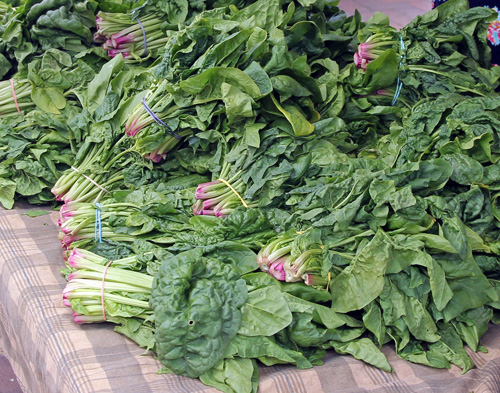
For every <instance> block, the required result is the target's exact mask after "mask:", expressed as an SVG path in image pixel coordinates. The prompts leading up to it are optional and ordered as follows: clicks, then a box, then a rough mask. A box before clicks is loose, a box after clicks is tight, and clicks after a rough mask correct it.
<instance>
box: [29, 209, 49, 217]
mask: <svg viewBox="0 0 500 393" xmlns="http://www.w3.org/2000/svg"><path fill="white" fill-rule="evenodd" d="M47 214H50V211H49V210H28V211H27V212H26V213H23V215H25V216H28V217H40V216H46V215H47Z"/></svg>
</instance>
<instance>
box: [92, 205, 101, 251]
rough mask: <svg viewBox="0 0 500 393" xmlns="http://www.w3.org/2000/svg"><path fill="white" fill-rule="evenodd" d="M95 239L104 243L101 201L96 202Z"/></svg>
mask: <svg viewBox="0 0 500 393" xmlns="http://www.w3.org/2000/svg"><path fill="white" fill-rule="evenodd" d="M94 240H99V243H102V221H101V204H100V203H99V202H97V203H96V204H95V224H94Z"/></svg>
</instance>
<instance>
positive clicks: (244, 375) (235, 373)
mask: <svg viewBox="0 0 500 393" xmlns="http://www.w3.org/2000/svg"><path fill="white" fill-rule="evenodd" d="M257 372H258V371H257V364H256V363H255V360H251V359H242V358H234V359H222V360H221V361H220V362H219V363H218V364H217V365H216V366H215V367H213V368H212V369H211V370H209V371H207V372H206V373H204V374H202V375H200V377H199V378H200V381H201V382H203V383H204V384H205V385H208V386H213V387H214V388H217V389H219V390H220V391H221V392H224V393H253V392H254V387H255V385H256V384H258V380H257V382H256V381H255V380H256V375H257Z"/></svg>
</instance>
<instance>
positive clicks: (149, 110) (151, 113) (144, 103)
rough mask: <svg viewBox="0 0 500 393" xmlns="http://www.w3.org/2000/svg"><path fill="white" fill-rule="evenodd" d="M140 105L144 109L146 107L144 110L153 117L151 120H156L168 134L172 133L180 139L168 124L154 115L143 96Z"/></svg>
mask: <svg viewBox="0 0 500 393" xmlns="http://www.w3.org/2000/svg"><path fill="white" fill-rule="evenodd" d="M142 106H143V107H144V109H146V112H148V114H149V116H151V117H152V118H153V120H154V121H155V122H156V124H159V125H160V126H163V127H165V129H166V131H167V133H168V134H170V135H172V136H173V137H174V138H176V139H179V140H180V139H182V138H181V137H180V136H179V135H177V134H176V133H175V132H174V131H172V129H171V128H170V126H169V125H168V124H166V123H165V122H164V121H163V120H162V119H160V118H159V117H158V116H157V115H156V113H154V112H153V110H152V109H151V108H150V107H149V106H148V104H146V98H145V97H143V98H142Z"/></svg>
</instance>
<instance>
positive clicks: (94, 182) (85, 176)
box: [71, 166, 109, 193]
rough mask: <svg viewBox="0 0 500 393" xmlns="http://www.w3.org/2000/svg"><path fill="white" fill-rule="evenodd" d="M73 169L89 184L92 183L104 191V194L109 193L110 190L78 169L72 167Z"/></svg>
mask: <svg viewBox="0 0 500 393" xmlns="http://www.w3.org/2000/svg"><path fill="white" fill-rule="evenodd" d="M71 169H73V170H74V171H75V172H78V173H79V174H80V175H82V176H83V177H84V178H85V179H87V180H88V181H89V182H91V183H92V184H93V185H94V186H96V187H99V188H100V189H101V190H103V191H104V192H108V193H109V191H108V190H106V189H105V188H104V187H103V186H101V185H100V184H98V183H97V182H96V181H95V180H94V179H92V178H90V177H88V176H87V175H86V174H85V173H82V172H81V171H80V170H79V169H78V168H75V167H74V166H71Z"/></svg>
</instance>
